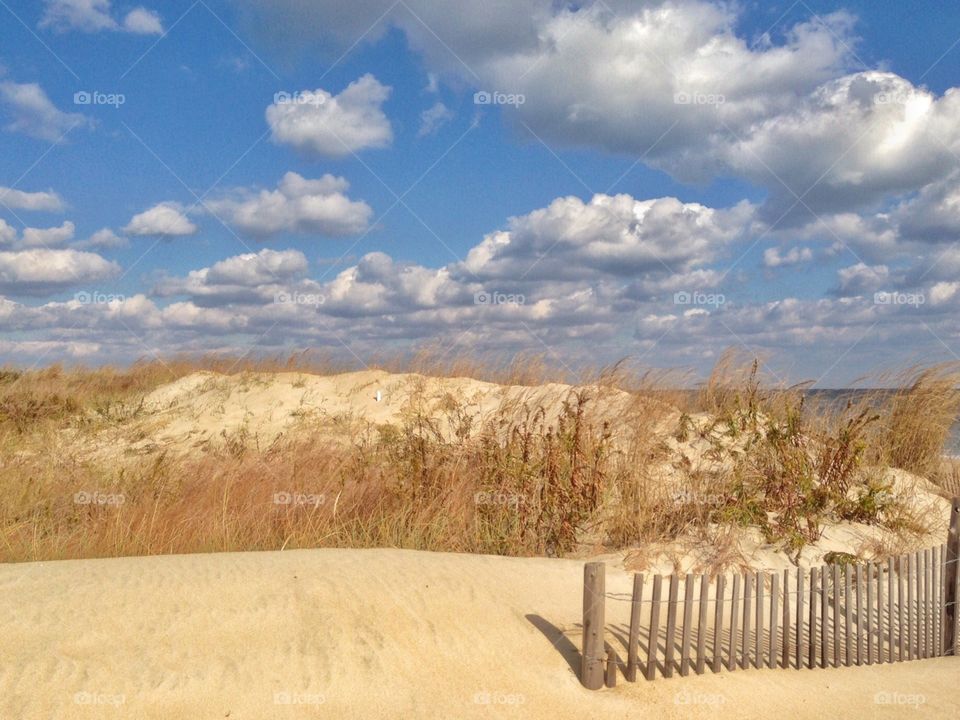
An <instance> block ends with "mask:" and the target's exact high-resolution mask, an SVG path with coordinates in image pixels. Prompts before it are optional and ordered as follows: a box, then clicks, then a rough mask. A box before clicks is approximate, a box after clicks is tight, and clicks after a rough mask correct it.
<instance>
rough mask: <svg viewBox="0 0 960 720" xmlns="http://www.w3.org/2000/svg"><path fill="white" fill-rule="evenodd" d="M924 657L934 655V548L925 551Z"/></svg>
mask: <svg viewBox="0 0 960 720" xmlns="http://www.w3.org/2000/svg"><path fill="white" fill-rule="evenodd" d="M923 628H924V632H923V634H924V638H925V639H924V650H925V651H926V652H925V653H924V655H923V656H924V657H928V658H929V657H933V549H932V548H927V549H926V550H924V551H923Z"/></svg>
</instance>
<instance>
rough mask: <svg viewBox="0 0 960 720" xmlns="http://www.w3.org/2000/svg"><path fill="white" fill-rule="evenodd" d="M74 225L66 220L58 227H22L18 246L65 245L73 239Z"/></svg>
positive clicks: (52, 246)
mask: <svg viewBox="0 0 960 720" xmlns="http://www.w3.org/2000/svg"><path fill="white" fill-rule="evenodd" d="M75 230H76V226H75V225H74V224H73V223H72V222H70V221H69V220H67V221H66V222H64V223H63V224H62V225H60V226H59V227H50V228H30V227H28V228H24V229H23V235H22V237H21V240H20V246H21V247H23V248H36V247H44V248H55V247H61V246H63V245H66V244H67V243H68V242H69V241H71V240H73V234H74V232H75Z"/></svg>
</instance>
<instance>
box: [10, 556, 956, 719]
mask: <svg viewBox="0 0 960 720" xmlns="http://www.w3.org/2000/svg"><path fill="white" fill-rule="evenodd" d="M581 577H582V564H581V563H580V562H576V561H572V560H547V559H532V560H530V559H510V558H494V557H483V556H468V555H462V556H461V555H449V554H432V553H419V552H412V551H392V550H366V551H364V550H305V551H295V552H284V553H243V554H220V555H192V556H168V557H151V558H120V559H110V560H82V561H67V562H57V563H33V564H22V565H7V566H3V567H0V637H2V638H3V640H2V644H0V718H4V720H6V719H7V718H11V719H13V718H25V719H26V718H112V717H117V718H128V717H129V718H144V719H149V718H191V719H192V718H224V717H229V718H239V719H244V718H254V719H257V720H259V719H262V718H353V717H358V718H359V717H363V718H374V717H377V718H379V717H383V718H424V719H430V718H492V717H504V718H514V717H516V718H520V717H523V718H550V720H559V719H560V718H605V719H611V718H627V717H632V718H635V717H657V718H672V717H678V718H679V717H683V718H688V717H720V718H761V717H763V718H794V717H797V718H801V717H802V718H822V717H844V718H885V717H911V718H926V717H938V718H953V717H957V716H958V714H960V683H958V682H957V678H958V677H960V661H958V660H956V659H953V658H948V659H938V660H925V661H918V662H913V663H902V664H897V665H888V666H874V667H870V668H867V667H862V668H850V669H840V670H816V671H810V670H805V671H800V672H798V671H795V670H766V671H749V672H742V671H738V672H735V673H731V674H721V675H717V676H713V675H709V674H708V675H705V676H702V677H692V678H687V679H679V678H675V679H673V680H658V681H656V682H654V683H646V682H640V683H636V684H629V683H623V682H622V681H621V684H620V685H619V686H618V687H617V688H616V689H615V690H612V691H610V690H605V691H602V692H599V693H592V692H589V691H586V690H583V689H582V688H581V687H580V685H579V683H578V681H577V679H576V677H575V675H574V673H573V670H572V668H571V663H575V662H576V651H575V645H576V644H577V643H578V642H579V638H578V636H577V629H576V626H577V623H578V621H579V615H580V602H581V597H580V595H581ZM628 583H629V577H628V576H627V575H625V574H622V573H619V572H613V571H611V572H610V573H609V574H608V588H609V589H610V590H611V591H613V592H619V591H625V590H627V587H628ZM609 606H613V607H610V610H609V613H610V617H609V618H608V622H609V623H611V624H613V623H619V622H625V621H626V616H625V615H624V614H623V613H624V612H625V611H626V609H627V607H628V606H627V605H626V604H617V603H612V602H609V603H608V607H609ZM614 608H618V609H617V611H616V612H614ZM621 608H622V609H621ZM618 613H619V614H618ZM556 628H560V629H561V630H564V631H567V636H563V635H561V634H560V633H559V631H558V630H557V629H556ZM883 692H886V693H893V694H895V695H896V696H897V697H901V698H906V697H907V696H922V699H923V702H922V704H919V705H918V706H916V707H914V706H903V705H900V706H897V705H882V704H877V703H876V702H875V697H876V696H877V693H883ZM78 693H80V695H78ZM277 693H280V695H277ZM283 693H288V694H289V695H290V697H291V698H293V699H297V700H300V701H306V702H301V703H300V704H284V703H283V702H280V703H278V702H276V701H277V700H281V701H283V700H285V699H286V697H287V696H285V695H283ZM917 699H919V698H917ZM78 700H79V701H80V702H78ZM113 703H116V704H113Z"/></svg>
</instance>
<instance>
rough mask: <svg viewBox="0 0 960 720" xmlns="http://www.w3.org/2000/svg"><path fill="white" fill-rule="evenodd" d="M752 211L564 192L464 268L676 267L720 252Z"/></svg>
mask: <svg viewBox="0 0 960 720" xmlns="http://www.w3.org/2000/svg"><path fill="white" fill-rule="evenodd" d="M752 212H753V208H752V207H751V206H750V205H749V204H746V203H744V204H741V205H739V206H737V207H735V208H732V209H730V210H716V209H713V208H709V207H706V206H704V205H699V204H697V203H682V202H681V201H679V200H677V199H676V198H669V197H668V198H659V199H655V200H635V199H634V198H632V197H630V196H629V195H616V196H610V195H595V196H594V197H593V198H592V199H591V200H590V201H589V202H587V203H584V202H583V201H582V200H580V199H579V198H576V197H566V198H559V199H557V200H554V201H553V202H552V203H551V204H550V205H549V206H548V207H546V208H543V209H540V210H535V211H534V212H532V213H529V214H528V215H524V216H520V217H515V218H511V220H510V222H509V224H508V229H507V230H503V231H499V232H495V233H491V234H489V235H487V236H486V237H485V238H484V240H483V241H482V242H481V243H480V244H479V245H477V246H476V247H475V248H473V249H472V250H470V252H469V254H468V255H467V258H466V260H465V262H464V263H463V264H462V266H461V267H462V269H463V271H465V272H467V273H469V274H471V275H473V276H476V277H481V278H498V277H499V278H513V279H516V280H521V279H525V278H529V279H531V280H532V279H547V280H551V279H552V280H559V279H584V278H589V277H591V276H593V275H596V273H607V274H610V275H613V276H635V275H637V274H638V273H643V272H648V271H650V270H654V271H656V272H665V273H668V274H673V273H676V272H683V271H686V270H689V269H690V268H691V267H693V266H694V265H696V264H704V263H706V262H709V261H710V260H712V259H713V258H715V257H716V256H717V254H718V253H719V252H720V251H721V250H722V249H723V247H724V246H725V245H726V244H727V243H729V242H730V241H732V240H733V239H734V238H736V237H738V236H739V235H740V234H741V233H742V232H743V231H744V227H745V225H746V224H747V223H748V222H749V220H750V218H751V216H752Z"/></svg>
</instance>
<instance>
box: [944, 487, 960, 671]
mask: <svg viewBox="0 0 960 720" xmlns="http://www.w3.org/2000/svg"><path fill="white" fill-rule="evenodd" d="M958 558H960V497H955V498H954V499H953V502H952V503H951V504H950V532H948V533H947V558H946V567H945V568H944V569H945V571H946V572H945V573H944V583H943V594H944V597H943V654H944V655H955V654H956V642H957V579H958V578H960V575H958V573H957V565H958V562H957V560H958Z"/></svg>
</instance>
